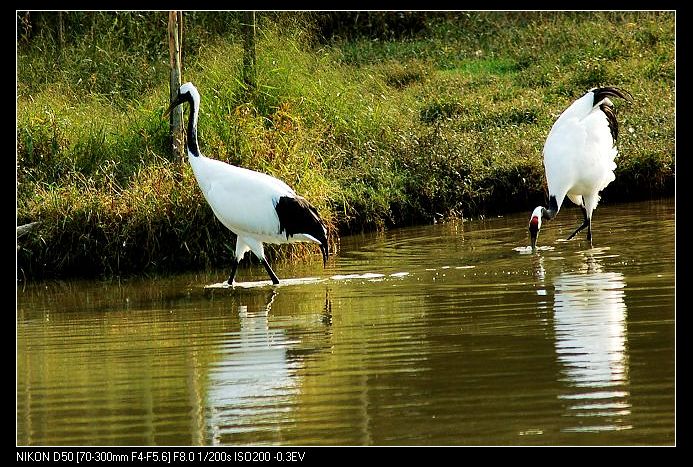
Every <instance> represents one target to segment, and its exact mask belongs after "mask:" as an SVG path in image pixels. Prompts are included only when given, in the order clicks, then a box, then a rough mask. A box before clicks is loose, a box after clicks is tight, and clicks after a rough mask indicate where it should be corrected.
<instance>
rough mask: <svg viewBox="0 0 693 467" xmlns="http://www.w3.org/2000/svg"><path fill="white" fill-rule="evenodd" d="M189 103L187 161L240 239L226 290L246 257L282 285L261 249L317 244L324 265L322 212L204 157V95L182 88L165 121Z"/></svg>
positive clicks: (273, 182)
mask: <svg viewBox="0 0 693 467" xmlns="http://www.w3.org/2000/svg"><path fill="white" fill-rule="evenodd" d="M185 102H187V103H189V104H190V114H189V116H188V129H187V141H186V147H187V152H188V161H190V165H191V166H192V169H193V172H194V173H195V178H196V179H197V183H198V185H199V186H200V189H201V190H202V194H204V197H205V199H206V200H207V203H209V206H210V207H211V208H212V211H213V212H214V214H215V215H216V217H217V219H219V220H220V221H221V223H222V224H224V225H225V226H226V227H227V228H228V229H229V230H231V231H232V232H233V233H234V234H236V252H235V256H234V258H233V260H232V263H231V275H230V276H229V278H228V281H227V282H228V284H229V285H233V281H234V279H235V277H236V269H237V268H238V263H239V262H240V261H241V260H242V259H243V256H244V255H245V253H246V252H248V251H252V252H253V253H254V254H255V256H257V258H258V259H259V260H260V262H261V263H262V265H263V266H264V267H265V269H266V270H267V273H268V274H269V276H270V279H272V283H273V284H278V283H279V279H278V278H277V275H276V274H275V273H274V271H273V270H272V268H271V267H270V265H269V263H268V262H267V259H266V258H265V252H264V246H263V243H293V242H315V243H318V244H319V245H320V250H321V252H322V257H323V264H325V263H326V262H327V256H328V248H327V228H326V227H325V223H324V222H323V221H322V219H321V218H320V215H319V214H318V211H317V210H316V209H315V208H314V207H313V206H312V205H311V204H310V203H309V202H308V201H307V200H306V199H305V198H303V197H301V196H299V195H297V194H296V193H295V192H294V190H293V189H291V188H290V187H289V186H288V185H287V184H286V183H284V182H282V181H281V180H278V179H276V178H274V177H271V176H270V175H267V174H263V173H260V172H255V171H252V170H248V169H245V168H242V167H237V166H234V165H230V164H227V163H225V162H222V161H220V160H216V159H210V158H208V157H205V156H204V155H202V153H201V152H200V149H199V146H198V143H197V117H198V113H199V110H200V94H199V92H198V91H197V88H196V87H195V86H194V85H193V84H192V83H185V84H183V85H181V86H180V88H179V89H178V93H177V95H176V97H175V99H173V102H171V105H170V106H169V107H168V109H167V110H166V112H165V113H164V117H166V116H167V115H168V114H169V113H170V112H171V111H172V110H173V109H174V108H175V107H177V106H179V105H181V104H183V103H185Z"/></svg>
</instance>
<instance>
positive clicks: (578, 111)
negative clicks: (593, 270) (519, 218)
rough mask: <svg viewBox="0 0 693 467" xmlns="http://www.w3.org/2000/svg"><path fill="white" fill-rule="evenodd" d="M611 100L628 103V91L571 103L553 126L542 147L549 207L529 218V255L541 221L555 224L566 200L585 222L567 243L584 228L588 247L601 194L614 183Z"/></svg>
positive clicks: (608, 90)
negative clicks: (593, 216)
mask: <svg viewBox="0 0 693 467" xmlns="http://www.w3.org/2000/svg"><path fill="white" fill-rule="evenodd" d="M609 97H620V98H622V99H626V100H627V101H629V102H630V101H632V96H631V95H630V93H629V92H628V91H625V90H622V89H619V88H616V87H603V88H594V89H592V90H590V91H588V92H587V93H586V94H585V95H584V96H582V97H580V98H579V99H577V100H576V101H575V102H573V103H572V104H571V105H570V106H569V107H568V108H567V109H566V110H565V111H563V113H562V114H561V115H560V116H559V117H558V119H557V120H556V122H555V123H554V124H553V127H552V128H551V131H550V132H549V136H548V137H547V138H546V142H545V143H544V169H545V171H546V182H547V185H548V189H549V206H548V208H545V207H544V206H537V207H536V208H535V209H534V211H533V212H532V215H531V217H530V218H529V235H530V240H531V243H532V250H536V245H537V236H538V235H539V230H540V229H541V223H542V220H550V219H553V218H554V217H555V216H556V214H558V211H559V209H561V205H562V204H563V200H564V199H565V197H566V196H568V199H570V200H571V201H572V202H573V203H575V204H577V205H578V206H580V209H581V210H582V214H583V216H584V220H583V222H582V224H581V225H580V226H578V228H577V229H575V231H574V232H573V233H572V234H570V236H569V237H568V240H570V239H571V238H573V237H574V236H575V235H576V234H577V233H578V232H580V231H581V230H583V229H584V228H585V227H587V241H588V242H589V243H590V246H592V211H594V210H595V208H596V207H597V203H599V192H600V191H602V190H603V189H604V188H606V186H607V185H608V184H609V183H611V182H612V181H613V180H614V179H615V178H616V177H615V176H614V169H615V168H616V163H615V162H614V158H615V157H616V154H617V153H618V151H617V150H616V147H615V144H616V139H617V138H618V121H617V120H616V114H615V113H614V108H613V107H614V105H613V103H612V102H611V100H610V99H609Z"/></svg>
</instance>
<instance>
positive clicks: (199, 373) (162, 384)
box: [17, 199, 676, 446]
mask: <svg viewBox="0 0 693 467" xmlns="http://www.w3.org/2000/svg"><path fill="white" fill-rule="evenodd" d="M529 213H530V210H529V209H528V211H527V213H521V214H517V215H510V216H505V217H501V218H492V219H486V220H473V221H465V222H457V223H447V224H442V225H431V226H423V227H414V228H405V229H396V230H391V231H387V232H382V233H373V234H367V235H355V236H350V237H344V238H342V240H341V245H340V251H339V254H338V255H337V256H335V257H331V258H330V261H329V263H328V266H327V268H326V269H324V270H323V269H322V265H321V263H320V262H319V260H317V259H316V260H315V261H313V262H308V263H306V264H300V265H295V266H292V265H288V264H276V265H275V271H276V272H277V274H278V275H279V277H280V279H282V278H284V279H288V278H309V279H307V280H298V281H297V283H295V284H288V285H284V284H283V285H281V286H279V287H270V286H257V285H258V284H255V285H256V286H254V287H237V288H235V289H224V288H213V289H205V285H210V284H214V283H216V282H219V281H222V280H224V279H225V277H226V274H228V271H212V272H207V273H202V274H188V275H181V276H176V277H170V278H159V279H140V280H128V281H123V282H118V281H117V280H114V281H109V282H96V281H81V282H79V281H69V282H47V283H40V284H29V285H23V284H20V285H19V286H18V289H17V443H18V444H19V445H248V444H250V445H269V444H271V445H296V446H298V445H583V444H597V445H640V444H646V445H672V444H675V441H676V438H675V434H676V432H675V308H674V298H675V297H674V295H675V288H674V285H675V275H674V262H675V243H674V200H673V199H669V200H663V201H650V202H641V203H632V204H619V205H608V204H604V205H602V206H600V207H599V209H597V211H595V218H594V222H593V228H594V230H593V233H594V248H591V249H590V248H588V247H587V245H586V243H585V241H584V235H579V238H577V237H576V239H573V240H571V241H569V242H566V241H563V240H562V239H563V238H565V237H567V236H568V235H569V234H570V233H571V232H572V230H573V229H574V228H575V226H577V225H578V223H579V222H580V216H581V214H580V213H579V210H578V209H577V208H575V207H572V206H571V207H566V208H565V209H564V210H562V211H561V213H560V214H559V215H558V217H557V218H556V219H555V220H553V221H551V222H549V223H546V224H545V225H544V228H543V229H542V232H541V233H540V236H539V243H538V244H539V245H540V246H541V247H542V248H541V249H540V250H539V251H538V252H537V253H536V254H529V253H528V252H527V251H525V250H526V249H525V248H524V247H526V246H527V245H528V243H529V239H528V234H527V231H526V224H527V222H528V219H529ZM316 258H317V254H316ZM310 278H313V279H310ZM237 279H238V280H241V281H248V282H251V281H265V280H267V277H266V276H265V273H264V270H263V269H262V268H261V267H259V266H256V267H253V268H249V267H244V268H242V269H241V270H239V274H238V276H237ZM250 285H252V284H250Z"/></svg>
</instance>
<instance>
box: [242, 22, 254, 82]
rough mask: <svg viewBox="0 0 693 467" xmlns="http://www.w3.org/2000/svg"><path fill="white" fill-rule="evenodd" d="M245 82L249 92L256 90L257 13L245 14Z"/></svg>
mask: <svg viewBox="0 0 693 467" xmlns="http://www.w3.org/2000/svg"><path fill="white" fill-rule="evenodd" d="M243 82H244V83H245V84H246V86H247V87H248V91H250V92H253V91H254V90H255V12H254V11H246V12H244V14H243Z"/></svg>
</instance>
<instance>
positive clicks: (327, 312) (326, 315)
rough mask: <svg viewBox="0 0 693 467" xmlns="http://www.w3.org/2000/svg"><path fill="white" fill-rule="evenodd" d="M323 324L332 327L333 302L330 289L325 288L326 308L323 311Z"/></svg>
mask: <svg viewBox="0 0 693 467" xmlns="http://www.w3.org/2000/svg"><path fill="white" fill-rule="evenodd" d="M321 321H322V324H326V325H328V326H332V300H330V289H328V288H325V306H324V307H323V309H322V320H321Z"/></svg>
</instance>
